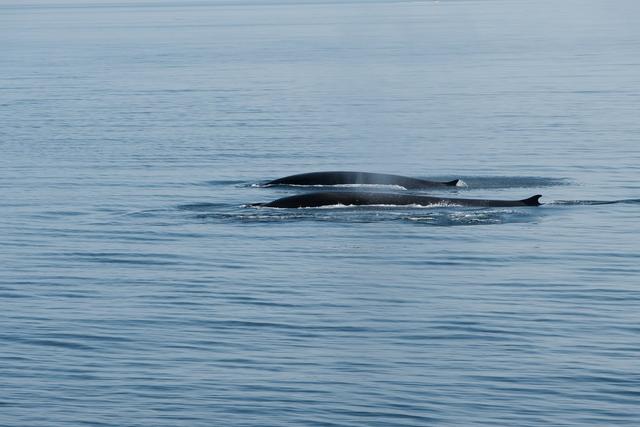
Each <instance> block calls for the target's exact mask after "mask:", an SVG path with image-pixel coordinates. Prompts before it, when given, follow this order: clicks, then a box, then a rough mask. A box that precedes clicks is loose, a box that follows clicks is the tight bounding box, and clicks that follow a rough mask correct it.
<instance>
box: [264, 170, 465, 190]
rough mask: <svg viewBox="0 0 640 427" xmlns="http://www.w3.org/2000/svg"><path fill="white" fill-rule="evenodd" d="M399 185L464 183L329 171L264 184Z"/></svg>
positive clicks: (448, 185) (286, 177) (421, 185)
mask: <svg viewBox="0 0 640 427" xmlns="http://www.w3.org/2000/svg"><path fill="white" fill-rule="evenodd" d="M349 184H352V185H353V184H360V185H362V184H365V185H399V186H401V187H404V188H406V189H407V190H409V189H421V188H438V187H455V186H462V185H464V183H463V182H462V181H461V180H459V179H454V180H453V181H448V182H440V181H428V180H426V179H417V178H410V177H407V176H401V175H390V174H385V173H371V172H349V171H329V172H310V173H301V174H298V175H290V176H285V177H283V178H278V179H275V180H273V181H269V182H267V183H266V184H264V186H265V187H269V186H273V185H349Z"/></svg>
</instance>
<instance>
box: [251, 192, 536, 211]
mask: <svg viewBox="0 0 640 427" xmlns="http://www.w3.org/2000/svg"><path fill="white" fill-rule="evenodd" d="M540 197H542V196H541V195H540V194H537V195H535V196H532V197H529V198H527V199H522V200H490V199H460V198H447V197H432V196H421V195H415V194H397V193H369V192H359V191H327V192H314V193H306V194H298V195H295V196H289V197H283V198H281V199H277V200H274V201H272V202H269V203H255V204H253V205H251V206H262V207H267V208H317V207H321V206H332V205H345V206H366V205H394V206H403V205H419V206H431V205H436V204H444V205H452V206H468V207H515V206H540V201H539V199H540Z"/></svg>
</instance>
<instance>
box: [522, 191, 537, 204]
mask: <svg viewBox="0 0 640 427" xmlns="http://www.w3.org/2000/svg"><path fill="white" fill-rule="evenodd" d="M540 197H542V194H536V195H535V196H531V197H529V198H528V199H523V200H521V202H522V203H524V204H525V205H526V206H540V205H541V203H540Z"/></svg>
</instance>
